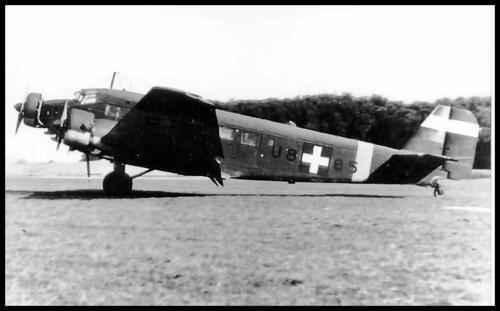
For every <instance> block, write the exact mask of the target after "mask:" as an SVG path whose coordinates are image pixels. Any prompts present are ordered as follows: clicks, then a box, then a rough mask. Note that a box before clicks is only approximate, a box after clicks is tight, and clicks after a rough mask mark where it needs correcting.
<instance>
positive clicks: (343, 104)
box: [214, 93, 491, 169]
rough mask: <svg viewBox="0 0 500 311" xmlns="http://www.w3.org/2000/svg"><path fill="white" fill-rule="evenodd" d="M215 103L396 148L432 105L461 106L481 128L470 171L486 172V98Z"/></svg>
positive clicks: (308, 98)
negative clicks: (473, 117)
mask: <svg viewBox="0 0 500 311" xmlns="http://www.w3.org/2000/svg"><path fill="white" fill-rule="evenodd" d="M214 103H215V105H216V106H217V107H218V108H220V109H224V110H228V111H232V112H237V113H241V114H245V115H249V116H254V117H259V118H263V119H268V120H272V121H276V122H288V121H293V122H295V124H297V126H300V127H303V128H307V129H311V130H316V131H320V132H325V133H329V134H333V135H340V136H344V137H349V138H354V139H360V140H363V141H368V142H371V143H374V144H380V145H384V146H388V147H392V148H396V149H400V148H402V147H403V146H404V145H405V143H406V142H407V141H408V140H409V139H410V137H411V136H413V135H414V134H415V132H416V131H417V130H418V128H419V126H420V124H421V123H422V122H423V120H424V119H425V118H426V117H427V116H428V115H429V113H430V112H431V111H432V110H433V109H434V107H435V106H436V105H438V104H445V105H452V106H455V107H461V108H465V109H468V110H470V111H472V113H473V114H474V115H475V116H476V118H477V120H478V123H479V125H480V126H481V127H482V128H485V129H483V130H481V132H480V134H479V140H478V144H477V147H476V158H475V161H474V168H480V169H489V168H490V150H491V144H490V136H491V132H490V130H489V129H490V127H491V98H490V97H467V98H465V97H459V98H456V99H449V98H444V99H439V100H436V101H434V102H424V101H419V102H413V103H411V104H405V103H403V102H401V101H391V100H388V99H387V98H384V97H382V96H378V95H372V96H368V97H355V96H352V95H351V94H347V93H346V94H342V95H333V94H320V95H307V96H297V97H294V98H284V99H278V98H267V99H262V100H229V101H226V102H221V101H214Z"/></svg>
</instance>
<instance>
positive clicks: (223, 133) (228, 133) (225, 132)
mask: <svg viewBox="0 0 500 311" xmlns="http://www.w3.org/2000/svg"><path fill="white" fill-rule="evenodd" d="M233 132H234V131H233V129H230V128H227V127H223V126H221V127H219V136H220V138H221V139H225V140H232V139H233Z"/></svg>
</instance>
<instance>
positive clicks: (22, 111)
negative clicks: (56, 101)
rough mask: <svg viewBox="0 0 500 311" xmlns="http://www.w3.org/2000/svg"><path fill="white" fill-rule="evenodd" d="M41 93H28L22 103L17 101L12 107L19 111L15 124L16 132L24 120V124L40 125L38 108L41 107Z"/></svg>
mask: <svg viewBox="0 0 500 311" xmlns="http://www.w3.org/2000/svg"><path fill="white" fill-rule="evenodd" d="M42 104H43V100H42V94H40V93H30V94H28V96H27V97H26V100H25V101H24V102H23V103H17V104H15V105H14V108H15V109H16V110H17V111H18V112H19V114H18V117H17V124H16V133H17V131H18V129H19V126H20V125H21V121H23V120H24V124H26V125H28V126H32V127H40V126H42V125H43V124H42V123H41V122H40V109H41V108H42Z"/></svg>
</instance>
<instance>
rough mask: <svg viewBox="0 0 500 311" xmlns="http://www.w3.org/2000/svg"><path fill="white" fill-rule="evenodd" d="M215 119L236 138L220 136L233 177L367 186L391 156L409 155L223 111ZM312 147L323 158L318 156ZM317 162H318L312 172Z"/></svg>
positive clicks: (225, 162)
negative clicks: (365, 184)
mask: <svg viewBox="0 0 500 311" xmlns="http://www.w3.org/2000/svg"><path fill="white" fill-rule="evenodd" d="M216 114H217V120H218V122H219V127H221V128H225V129H227V130H226V132H228V133H232V139H229V138H230V137H229V136H224V135H223V134H222V133H221V142H222V147H223V151H224V160H223V162H222V165H221V167H222V171H223V173H225V174H227V175H229V176H231V177H234V178H243V179H263V180H287V181H321V182H365V181H367V180H368V177H369V175H370V174H371V173H372V172H373V171H375V170H376V169H377V168H378V167H379V166H380V165H382V164H383V163H385V162H386V161H387V160H388V159H389V158H390V157H391V156H392V155H394V154H408V153H410V152H408V151H405V150H397V149H392V148H389V147H384V146H379V145H375V144H370V143H366V142H361V141H358V140H355V139H349V138H344V137H340V136H335V135H329V134H325V133H321V132H316V131H312V130H308V129H303V128H299V127H296V126H293V125H288V124H283V123H278V122H272V121H268V120H264V119H259V118H254V117H249V116H244V115H241V114H236V113H231V112H228V111H224V110H216ZM248 137H251V138H255V139H254V140H252V139H251V140H250V141H247V138H248ZM311 146H313V148H312V149H313V150H314V146H316V147H320V148H321V149H322V151H323V155H321V154H319V153H318V152H317V154H316V155H317V156H316V157H314V152H311V148H310V147H311ZM304 149H307V150H304ZM316 149H318V148H316ZM324 150H327V151H328V152H326V153H325V152H324ZM321 158H322V160H321ZM315 160H317V161H318V162H320V163H318V165H316V167H313V168H312V169H311V166H312V165H313V166H314V161H315ZM315 168H317V170H316V169H315Z"/></svg>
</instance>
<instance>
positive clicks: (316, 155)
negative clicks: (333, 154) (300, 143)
mask: <svg viewBox="0 0 500 311" xmlns="http://www.w3.org/2000/svg"><path fill="white" fill-rule="evenodd" d="M322 150H323V147H321V146H314V147H313V153H312V154H310V153H302V162H305V163H309V173H312V174H318V170H319V167H320V166H328V164H329V163H330V158H328V157H322V156H321V151H322Z"/></svg>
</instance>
